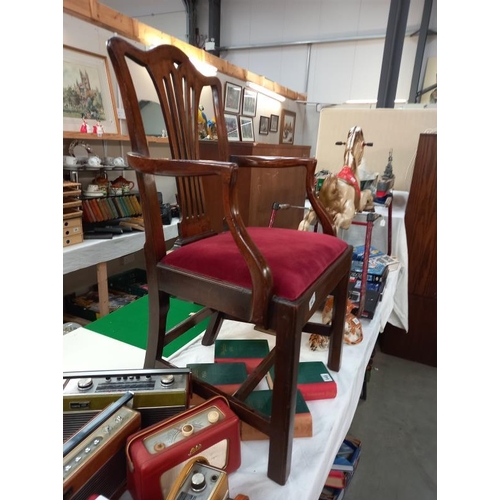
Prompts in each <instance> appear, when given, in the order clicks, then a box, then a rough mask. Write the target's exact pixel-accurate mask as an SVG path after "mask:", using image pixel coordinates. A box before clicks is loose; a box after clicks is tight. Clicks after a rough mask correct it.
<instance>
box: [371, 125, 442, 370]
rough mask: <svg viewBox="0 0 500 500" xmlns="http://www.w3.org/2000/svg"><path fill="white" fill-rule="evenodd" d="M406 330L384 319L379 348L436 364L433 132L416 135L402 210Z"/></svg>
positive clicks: (435, 155)
mask: <svg viewBox="0 0 500 500" xmlns="http://www.w3.org/2000/svg"><path fill="white" fill-rule="evenodd" d="M405 225H406V234H407V242H408V320H409V329H408V333H406V332H405V331H404V330H400V329H399V328H396V327H394V326H393V325H391V324H387V326H386V327H385V329H384V332H383V334H382V335H381V337H380V347H381V349H382V351H383V352H385V353H387V354H392V355H394V356H399V357H402V358H405V359H409V360H412V361H417V362H420V363H424V364H427V365H431V366H437V134H421V135H420V140H419V143H418V149H417V155H416V158H415V167H414V170H413V177H412V182H411V187H410V194H409V197H408V203H407V207H406V215H405Z"/></svg>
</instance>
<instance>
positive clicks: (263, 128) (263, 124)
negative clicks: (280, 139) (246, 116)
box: [259, 116, 269, 135]
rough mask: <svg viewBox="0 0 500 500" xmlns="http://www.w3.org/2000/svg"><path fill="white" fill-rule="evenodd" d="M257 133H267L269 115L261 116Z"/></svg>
mask: <svg viewBox="0 0 500 500" xmlns="http://www.w3.org/2000/svg"><path fill="white" fill-rule="evenodd" d="M259 134H261V135H267V134H269V116H261V117H260V121H259Z"/></svg>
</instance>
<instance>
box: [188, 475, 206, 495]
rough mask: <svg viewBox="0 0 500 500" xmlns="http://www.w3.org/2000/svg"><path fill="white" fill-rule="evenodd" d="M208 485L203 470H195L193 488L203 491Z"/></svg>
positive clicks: (196, 490)
mask: <svg viewBox="0 0 500 500" xmlns="http://www.w3.org/2000/svg"><path fill="white" fill-rule="evenodd" d="M206 487H207V483H206V481H205V476H204V475H203V474H202V473H201V472H195V473H194V474H193V477H192V478H191V489H192V490H193V491H194V492H200V491H203V490H204V489H205V488H206Z"/></svg>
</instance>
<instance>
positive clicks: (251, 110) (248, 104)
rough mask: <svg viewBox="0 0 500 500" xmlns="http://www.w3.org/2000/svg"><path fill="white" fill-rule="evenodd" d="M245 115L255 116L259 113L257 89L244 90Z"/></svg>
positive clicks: (243, 112) (243, 108) (243, 113)
mask: <svg viewBox="0 0 500 500" xmlns="http://www.w3.org/2000/svg"><path fill="white" fill-rule="evenodd" d="M241 114H242V115H243V116H255V115H256V114H257V92H256V91H255V90H249V89H245V90H243V106H242V109H241Z"/></svg>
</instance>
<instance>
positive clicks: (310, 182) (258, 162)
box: [230, 155, 336, 236]
mask: <svg viewBox="0 0 500 500" xmlns="http://www.w3.org/2000/svg"><path fill="white" fill-rule="evenodd" d="M230 160H231V161H232V162H234V163H236V164H237V165H238V167H249V168H291V167H304V168H305V169H306V186H305V191H306V196H307V199H308V200H309V202H310V203H311V206H312V208H313V209H314V211H315V212H316V216H317V217H318V219H319V221H320V222H321V227H322V228H323V232H324V233H326V234H329V235H331V236H335V235H336V229H335V226H334V224H333V218H332V216H331V215H330V214H329V213H328V212H327V211H326V210H325V208H324V207H323V205H322V204H321V203H320V201H319V199H318V197H317V196H316V188H315V179H314V174H315V170H316V165H317V160H316V158H300V157H283V156H243V155H232V156H231V157H230Z"/></svg>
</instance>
